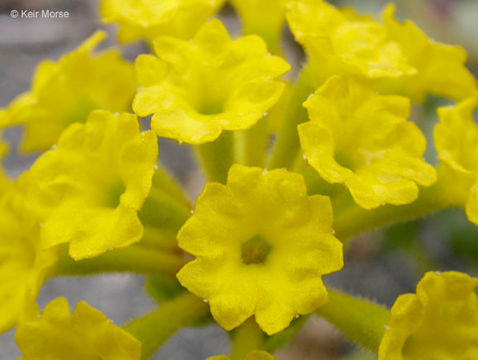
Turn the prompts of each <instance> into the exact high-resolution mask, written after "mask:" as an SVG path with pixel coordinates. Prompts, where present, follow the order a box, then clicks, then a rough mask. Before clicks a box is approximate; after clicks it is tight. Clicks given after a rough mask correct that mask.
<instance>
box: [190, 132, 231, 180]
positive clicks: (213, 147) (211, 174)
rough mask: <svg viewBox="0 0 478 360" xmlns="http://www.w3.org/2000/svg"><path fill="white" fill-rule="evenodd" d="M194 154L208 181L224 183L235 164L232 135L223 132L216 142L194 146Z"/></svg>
mask: <svg viewBox="0 0 478 360" xmlns="http://www.w3.org/2000/svg"><path fill="white" fill-rule="evenodd" d="M196 153H197V155H198V157H199V161H200V163H201V165H202V168H203V169H204V172H205V174H206V177H207V178H208V180H209V181H218V182H222V183H225V182H226V179H227V172H228V171H229V168H230V167H231V165H232V164H233V163H234V162H235V156H234V134H233V133H232V132H230V131H224V132H223V133H222V134H221V136H219V138H217V140H215V141H213V142H210V143H206V144H201V145H197V146H196Z"/></svg>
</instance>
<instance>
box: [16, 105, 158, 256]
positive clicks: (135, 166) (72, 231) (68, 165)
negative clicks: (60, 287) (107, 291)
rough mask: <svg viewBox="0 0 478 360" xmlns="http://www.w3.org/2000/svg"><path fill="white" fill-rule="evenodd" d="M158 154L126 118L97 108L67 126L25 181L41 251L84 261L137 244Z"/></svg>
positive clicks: (154, 144) (148, 134) (151, 140)
mask: <svg viewBox="0 0 478 360" xmlns="http://www.w3.org/2000/svg"><path fill="white" fill-rule="evenodd" d="M157 151H158V150H157V139H156V136H155V135H154V133H153V132H151V131H147V132H143V133H141V132H140V129H139V123H138V121H137V119H136V117H135V116H134V115H131V114H126V113H124V114H116V115H114V114H112V113H109V112H107V111H104V110H96V111H93V112H92V113H91V114H90V116H89V117H88V121H87V122H86V124H79V123H77V124H72V125H71V126H70V127H69V128H67V129H66V130H65V132H64V133H63V134H62V135H61V137H60V139H59V141H58V146H57V147H56V148H55V149H53V150H50V151H48V152H46V153H45V154H44V155H42V156H41V157H40V158H39V159H38V160H37V161H36V162H35V163H34V164H33V166H32V168H31V169H30V170H29V171H28V172H27V173H26V174H25V175H24V176H23V180H25V183H26V185H25V192H29V193H30V194H31V197H30V202H31V203H32V205H31V206H32V207H34V208H35V207H36V208H37V209H39V208H40V209H42V211H40V215H39V216H40V217H42V218H43V219H42V222H43V224H42V225H43V226H42V231H41V236H42V244H43V246H44V247H50V246H54V245H57V244H60V243H70V247H69V253H70V255H71V256H72V257H73V258H74V259H82V258H88V257H93V256H96V255H99V254H101V253H103V252H105V251H107V250H108V249H110V248H120V247H125V246H128V245H130V244H132V243H134V242H136V241H139V240H140V238H141V236H142V233H143V227H142V225H141V223H140V221H139V219H138V216H137V211H138V210H139V209H140V208H141V206H142V204H143V201H144V200H145V198H146V196H147V195H148V193H149V190H150V188H151V179H152V176H153V172H154V167H155V165H156V162H157ZM27 180H28V181H27Z"/></svg>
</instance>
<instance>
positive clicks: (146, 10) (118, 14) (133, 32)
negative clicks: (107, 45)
mask: <svg viewBox="0 0 478 360" xmlns="http://www.w3.org/2000/svg"><path fill="white" fill-rule="evenodd" d="M223 3H224V0H102V2H101V3H100V13H101V20H102V22H103V23H112V22H116V23H118V25H119V32H118V39H119V41H120V42H123V43H125V42H130V41H134V40H140V39H145V40H148V41H150V42H151V41H153V40H154V39H155V38H156V37H158V36H160V35H168V36H173V37H178V38H183V39H190V38H191V37H192V36H193V35H194V33H195V32H196V31H197V29H198V28H199V27H200V26H201V25H202V24H203V23H204V22H205V21H206V20H207V19H208V18H209V17H211V16H213V15H214V14H215V13H216V12H217V11H218V10H219V9H220V8H221V6H222V5H223Z"/></svg>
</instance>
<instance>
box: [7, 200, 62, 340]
mask: <svg viewBox="0 0 478 360" xmlns="http://www.w3.org/2000/svg"><path fill="white" fill-rule="evenodd" d="M5 196H9V195H8V194H7V195H5ZM5 196H4V197H3V198H2V199H1V204H0V309H1V310H0V334H1V333H4V332H6V331H8V330H10V329H11V328H12V327H13V326H15V325H16V324H17V323H18V321H20V320H21V319H23V318H27V317H32V316H33V317H34V316H36V314H37V311H38V310H37V306H36V302H35V298H36V297H37V295H38V293H39V292H40V288H41V285H42V283H43V280H44V278H45V273H46V270H47V269H48V268H49V267H50V266H51V265H53V264H54V263H55V262H56V260H57V258H58V251H57V249H47V250H42V249H41V248H40V226H39V224H38V223H35V222H34V221H33V220H32V219H31V218H30V216H29V214H27V213H19V212H17V211H14V210H13V209H12V208H11V206H9V205H8V204H7V202H6V201H5Z"/></svg>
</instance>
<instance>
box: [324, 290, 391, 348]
mask: <svg viewBox="0 0 478 360" xmlns="http://www.w3.org/2000/svg"><path fill="white" fill-rule="evenodd" d="M328 292H329V301H328V302H327V303H326V304H325V305H323V306H322V307H320V308H319V309H318V310H317V314H318V315H319V316H321V317H323V318H325V319H326V320H327V321H329V322H330V323H331V324H333V325H334V326H335V327H336V328H337V329H338V330H340V331H341V332H342V333H344V334H345V335H347V336H348V337H349V338H350V340H352V341H353V342H355V343H357V344H358V345H360V346H362V347H364V348H366V349H369V350H371V351H374V352H377V351H378V348H379V345H380V342H381V340H382V337H383V335H384V333H385V327H386V325H387V324H388V322H389V320H390V312H389V311H388V310H387V309H385V308H384V307H382V306H380V305H377V304H375V303H373V302H370V301H368V300H365V299H361V298H359V297H354V296H351V295H347V294H344V293H341V292H339V291H336V290H331V289H329V290H328Z"/></svg>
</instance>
